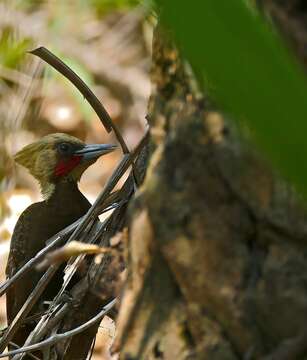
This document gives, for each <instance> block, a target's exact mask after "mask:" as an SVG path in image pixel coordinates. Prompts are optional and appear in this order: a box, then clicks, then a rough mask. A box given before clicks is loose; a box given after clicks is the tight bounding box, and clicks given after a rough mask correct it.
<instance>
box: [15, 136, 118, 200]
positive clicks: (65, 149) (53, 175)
mask: <svg viewBox="0 0 307 360" xmlns="http://www.w3.org/2000/svg"><path fill="white" fill-rule="evenodd" d="M115 148H116V146H115V145H108V144H94V145H86V144H85V143H84V142H83V141H81V140H79V139H77V138H75V137H73V136H70V135H67V134H61V133H57V134H51V135H47V136H44V137H43V138H41V139H40V140H38V141H36V142H34V143H32V144H29V145H27V146H25V147H24V148H23V149H22V150H20V151H19V152H18V153H17V154H16V155H15V157H14V159H15V161H16V162H17V163H18V164H20V165H22V166H24V167H25V168H27V169H28V170H29V172H30V173H31V174H32V175H33V176H34V177H35V178H36V179H37V180H38V181H39V183H40V186H41V192H42V195H43V197H44V198H45V199H48V198H49V197H50V196H51V195H52V193H53V191H54V189H55V187H56V185H57V184H58V183H59V182H62V181H74V182H78V181H79V180H80V178H81V175H82V174H83V172H84V171H85V170H86V169H87V168H88V167H89V166H90V165H91V164H93V163H94V162H95V161H96V160H97V159H98V157H100V156H101V155H104V154H107V153H109V152H111V151H113V150H114V149H115Z"/></svg>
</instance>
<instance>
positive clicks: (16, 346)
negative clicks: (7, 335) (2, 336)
mask: <svg viewBox="0 0 307 360" xmlns="http://www.w3.org/2000/svg"><path fill="white" fill-rule="evenodd" d="M10 345H12V346H14V347H15V348H16V349H20V346H18V345H17V344H15V343H13V342H12V341H10ZM28 356H30V357H31V358H32V359H34V360H41V359H40V358H38V357H37V356H35V355H33V354H31V353H30V352H29V353H28Z"/></svg>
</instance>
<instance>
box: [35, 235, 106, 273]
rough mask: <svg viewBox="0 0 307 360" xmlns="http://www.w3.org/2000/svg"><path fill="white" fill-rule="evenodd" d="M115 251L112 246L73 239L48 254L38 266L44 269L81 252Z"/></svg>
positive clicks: (91, 253)
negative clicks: (106, 246)
mask: <svg viewBox="0 0 307 360" xmlns="http://www.w3.org/2000/svg"><path fill="white" fill-rule="evenodd" d="M111 251H113V250H112V249H110V248H102V247H100V246H98V245H93V244H86V243H83V242H80V241H71V242H70V243H69V244H67V245H65V246H63V247H61V248H59V249H56V250H54V251H52V252H50V253H49V254H47V255H46V257H45V260H44V261H43V262H42V263H40V264H39V265H38V266H37V268H38V269H42V268H45V267H46V266H49V265H51V264H54V263H61V262H64V261H67V260H69V259H70V258H71V257H72V256H78V255H81V254H90V255H93V254H104V253H106V252H111Z"/></svg>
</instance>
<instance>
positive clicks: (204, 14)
mask: <svg viewBox="0 0 307 360" xmlns="http://www.w3.org/2000/svg"><path fill="white" fill-rule="evenodd" d="M157 4H158V5H160V6H161V9H162V19H163V21H164V22H165V23H167V24H168V25H169V26H170V27H171V28H172V29H173V31H174V35H175V37H176V38H177V40H178V43H179V44H180V45H181V47H182V49H183V52H184V53H185V55H186V56H187V58H188V59H189V61H190V62H191V64H192V66H193V67H194V69H195V72H196V73H197V74H198V75H200V77H201V80H203V81H204V79H205V80H206V84H207V85H209V89H210V92H211V96H212V97H213V98H215V99H216V100H217V101H218V103H219V104H220V105H221V106H223V108H224V110H225V111H227V112H229V113H230V114H231V115H233V118H234V119H236V120H238V121H239V122H244V123H245V124H246V125H247V126H248V128H249V129H250V130H251V132H252V134H253V137H254V138H255V140H256V142H257V143H259V144H260V146H261V147H262V148H263V149H264V151H265V153H266V154H267V155H268V156H269V158H270V159H271V160H272V161H273V163H275V164H276V165H277V166H278V168H279V169H280V170H281V171H282V172H283V174H284V175H286V177H287V178H289V179H290V180H292V181H293V182H294V184H296V185H297V187H298V188H299V189H300V190H302V191H303V192H304V193H305V195H307V161H306V155H307V138H306V134H307V83H306V76H305V73H304V72H303V70H302V68H301V67H300V65H298V63H297V62H296V61H295V60H294V59H293V56H292V55H291V54H290V53H289V51H288V50H287V48H286V47H285V45H284V44H283V43H282V41H281V40H280V38H279V37H278V35H277V34H276V32H275V31H274V30H273V29H272V28H271V27H270V26H269V24H267V23H265V22H264V20H263V19H262V18H261V17H260V16H259V14H258V13H257V12H256V10H255V9H254V8H253V7H252V6H251V5H249V3H248V1H247V0H245V1H243V0H223V1H221V0H202V1H178V0H163V1H162V0H157Z"/></svg>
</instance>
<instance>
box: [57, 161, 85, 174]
mask: <svg viewBox="0 0 307 360" xmlns="http://www.w3.org/2000/svg"><path fill="white" fill-rule="evenodd" d="M81 159H82V157H81V156H73V157H71V158H70V159H68V160H61V161H60V162H59V163H58V164H57V166H56V167H55V171H54V175H55V176H56V177H60V176H66V175H68V174H69V173H70V172H71V171H72V170H73V169H74V168H75V167H76V166H78V165H79V164H80V161H81Z"/></svg>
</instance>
